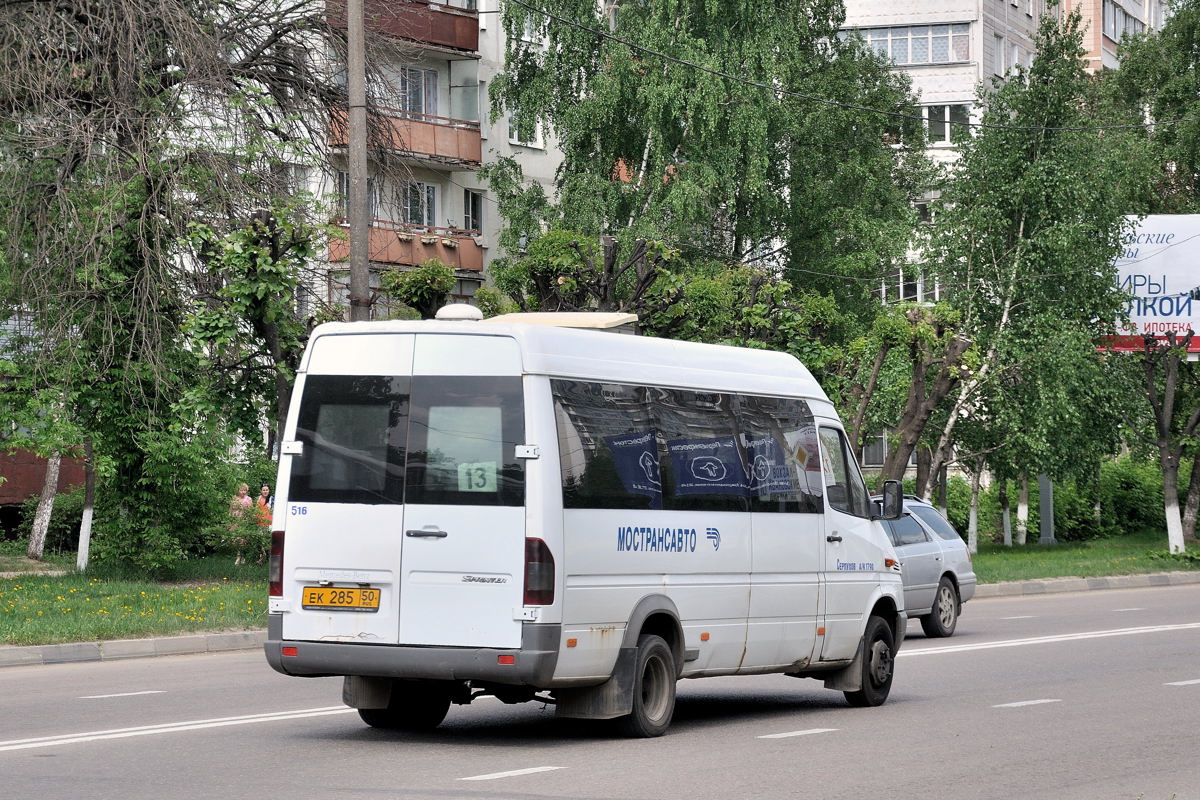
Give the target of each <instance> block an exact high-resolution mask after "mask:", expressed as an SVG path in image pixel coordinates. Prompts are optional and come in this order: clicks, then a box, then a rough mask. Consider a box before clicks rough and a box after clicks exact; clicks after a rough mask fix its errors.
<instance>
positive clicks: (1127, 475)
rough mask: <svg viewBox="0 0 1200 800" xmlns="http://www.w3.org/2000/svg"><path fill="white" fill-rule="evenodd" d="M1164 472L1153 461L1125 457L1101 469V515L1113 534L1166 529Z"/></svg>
mask: <svg viewBox="0 0 1200 800" xmlns="http://www.w3.org/2000/svg"><path fill="white" fill-rule="evenodd" d="M1162 485H1163V480H1162V470H1161V469H1159V468H1158V466H1157V465H1156V464H1154V463H1153V462H1151V461H1144V460H1137V459H1133V458H1129V457H1122V458H1118V459H1115V460H1113V461H1108V462H1105V463H1104V464H1103V465H1102V466H1101V469H1100V498H1101V500H1100V502H1101V515H1102V518H1103V519H1104V521H1105V524H1106V525H1109V526H1111V530H1112V532H1113V533H1117V534H1120V533H1123V532H1127V531H1137V530H1143V529H1147V528H1156V529H1161V528H1162V526H1163V491H1162Z"/></svg>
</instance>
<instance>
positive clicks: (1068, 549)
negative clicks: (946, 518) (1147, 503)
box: [972, 531, 1200, 583]
mask: <svg viewBox="0 0 1200 800" xmlns="http://www.w3.org/2000/svg"><path fill="white" fill-rule="evenodd" d="M1029 538H1030V541H1028V542H1027V543H1026V544H1025V545H1021V546H1017V545H1014V546H1013V547H1011V548H1010V547H1004V546H1003V545H1001V544H994V543H990V542H985V543H980V545H979V552H978V553H977V554H976V555H975V556H974V557H973V558H972V561H973V563H974V566H975V575H976V576H977V577H978V578H979V582H980V583H1000V582H1004V581H1025V580H1038V579H1041V578H1097V577H1103V576H1106V575H1140V574H1144V573H1148V572H1170V571H1173V570H1197V569H1200V559H1197V558H1196V555H1197V546H1196V543H1195V542H1189V543H1188V547H1189V552H1188V553H1187V554H1184V555H1183V556H1170V555H1168V554H1167V535H1166V534H1165V533H1162V532H1158V531H1146V532H1141V533H1132V534H1126V535H1125V536H1117V537H1112V538H1108V539H1094V540H1092V541H1089V542H1064V543H1061V544H1050V545H1043V544H1038V543H1037V534H1036V533H1031V535H1030V537H1029Z"/></svg>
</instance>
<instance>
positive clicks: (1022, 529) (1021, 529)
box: [1017, 472, 1029, 544]
mask: <svg viewBox="0 0 1200 800" xmlns="http://www.w3.org/2000/svg"><path fill="white" fill-rule="evenodd" d="M1020 484H1021V488H1020V489H1019V490H1018V491H1017V544H1025V537H1026V535H1028V533H1029V476H1028V475H1026V474H1025V473H1024V472H1022V473H1021V478H1020Z"/></svg>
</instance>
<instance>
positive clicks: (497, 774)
mask: <svg viewBox="0 0 1200 800" xmlns="http://www.w3.org/2000/svg"><path fill="white" fill-rule="evenodd" d="M556 769H562V767H528V768H526V769H510V770H509V771H508V772H492V773H489V774H487V775H472V776H471V777H469V778H459V780H460V781H494V780H497V779H499V778H515V777H517V776H519V775H533V774H534V773H536V772H551V771H553V770H556Z"/></svg>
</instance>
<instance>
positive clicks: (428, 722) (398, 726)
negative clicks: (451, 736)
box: [358, 681, 450, 731]
mask: <svg viewBox="0 0 1200 800" xmlns="http://www.w3.org/2000/svg"><path fill="white" fill-rule="evenodd" d="M449 710H450V692H449V691H445V690H442V689H440V688H439V687H438V686H437V685H436V684H426V683H421V682H414V681H395V682H393V683H392V697H391V700H390V701H388V705H387V708H360V709H358V716H359V717H361V718H362V721H363V722H365V723H367V724H368V725H370V726H371V727H372V728H383V729H386V730H393V731H428V730H433V729H434V728H436V727H437V726H438V725H441V724H442V720H444V719H445V718H446V712H447V711H449Z"/></svg>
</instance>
